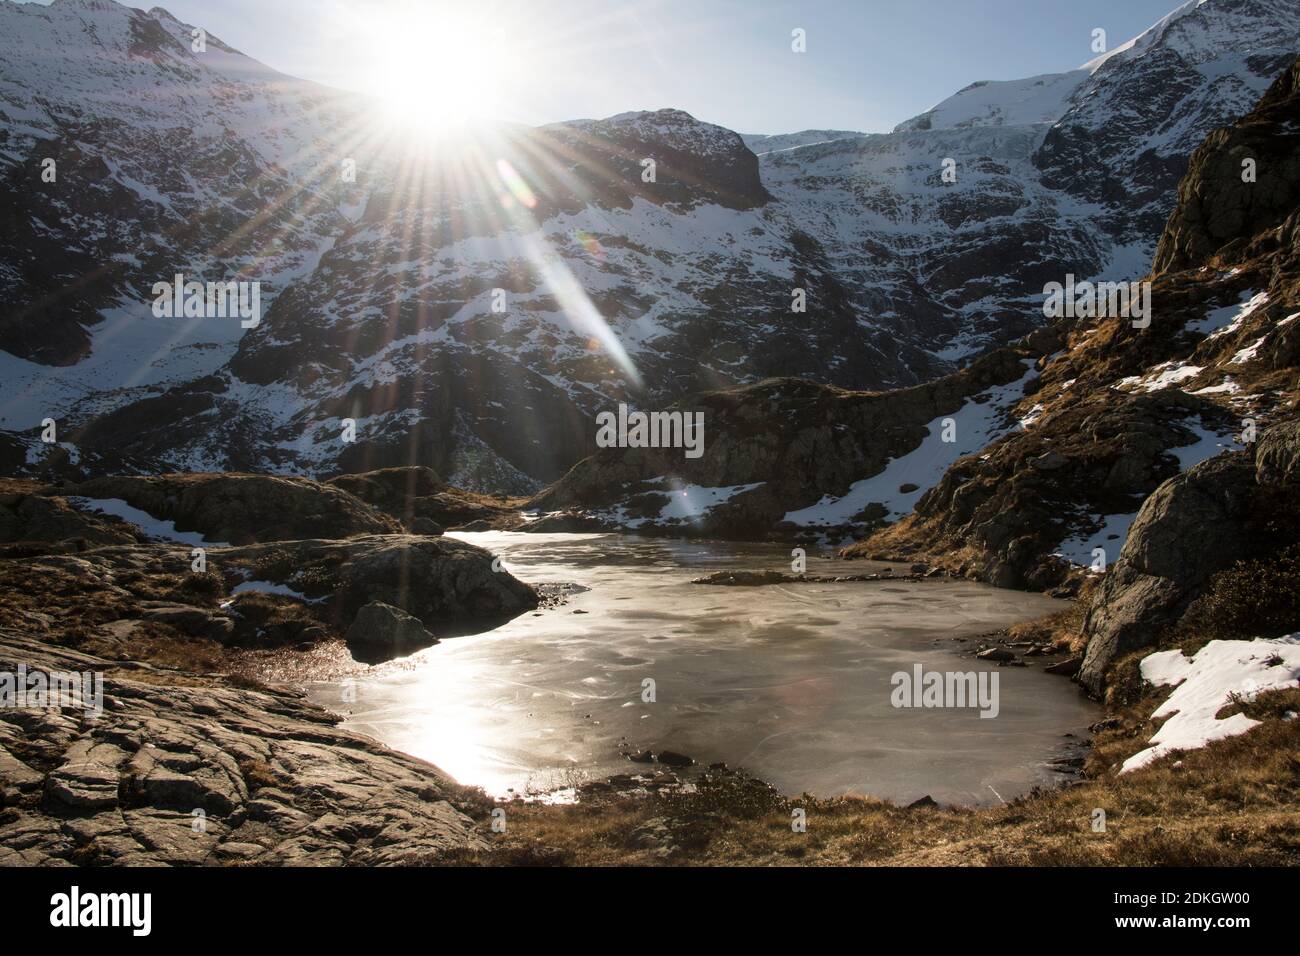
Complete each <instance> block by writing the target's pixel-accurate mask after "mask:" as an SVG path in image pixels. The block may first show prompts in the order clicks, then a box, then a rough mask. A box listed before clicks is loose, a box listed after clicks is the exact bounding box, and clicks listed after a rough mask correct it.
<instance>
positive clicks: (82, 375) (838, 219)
mask: <svg viewBox="0 0 1300 956" xmlns="http://www.w3.org/2000/svg"><path fill="white" fill-rule="evenodd" d="M0 20H2V21H3V25H4V34H5V36H7V37H15V38H20V39H21V40H22V42H15V43H5V44H4V45H3V46H2V47H0V173H3V178H4V186H3V188H4V189H5V190H6V193H5V196H6V199H5V202H4V203H3V204H0V208H4V209H5V210H7V212H6V213H5V214H6V215H7V216H9V220H8V221H7V222H6V225H8V226H9V228H7V229H6V230H4V232H5V238H3V239H0V242H5V243H8V244H9V245H8V247H7V248H6V250H5V255H4V256H3V257H2V259H0V261H4V262H5V263H6V266H5V268H4V269H3V270H0V297H3V300H4V301H5V302H6V303H7V304H6V313H5V315H4V316H3V317H0V348H3V349H4V350H5V351H4V352H0V367H3V371H4V375H3V376H2V380H3V382H4V385H3V388H2V389H0V428H5V429H8V430H9V431H10V432H11V434H9V435H7V436H0V437H3V441H0V446H3V447H0V455H3V456H4V458H5V459H6V460H7V461H8V462H11V463H12V467H13V468H15V469H18V470H22V471H32V472H39V471H42V470H44V469H47V468H51V467H67V468H70V469H73V470H75V471H77V472H78V473H80V474H86V473H97V472H102V471H113V470H124V469H132V468H138V469H141V470H186V471H223V470H257V471H278V472H295V471H298V472H307V473H312V474H329V473H333V472H337V471H344V472H348V471H364V470H368V469H374V468H381V467H388V466H395V465H412V464H415V465H425V466H430V467H432V468H434V469H435V470H436V471H437V472H438V473H439V474H441V475H445V476H447V477H448V479H449V480H450V481H451V482H452V483H453V484H457V485H461V486H465V487H470V488H474V489H480V490H491V491H506V492H515V493H518V492H524V491H531V490H535V489H536V488H537V487H539V485H540V483H542V482H546V481H550V480H553V479H555V478H558V477H559V476H560V475H562V474H563V473H564V472H565V471H566V470H567V469H568V468H569V466H571V465H572V464H573V463H574V462H576V461H578V460H580V459H581V458H582V457H584V456H585V455H586V454H588V453H590V452H591V451H593V450H594V434H595V427H594V423H593V421H594V415H595V414H596V413H597V412H598V411H600V410H602V409H606V408H609V407H611V406H612V405H613V404H614V403H616V402H618V401H620V400H627V401H629V402H631V403H633V404H635V405H638V406H640V407H644V408H658V407H662V406H663V405H664V404H667V403H670V402H672V401H675V400H678V399H680V398H682V397H683V396H686V395H690V394H693V393H697V392H700V391H704V390H709V389H717V388H727V387H737V386H740V387H743V386H747V385H751V384H753V383H755V382H757V381H760V380H762V379H763V378H765V377H770V376H785V377H789V376H798V377H804V378H808V379H810V380H813V381H817V382H822V383H825V384H827V385H829V386H833V387H836V388H847V389H862V388H882V387H906V386H910V385H914V384H918V383H921V382H925V381H930V380H932V379H935V378H936V377H938V376H941V375H942V374H944V373H946V372H950V371H952V370H953V369H954V368H955V366H956V365H957V364H958V363H960V362H964V361H968V360H969V359H971V358H973V357H974V356H976V355H977V354H979V353H981V352H983V351H985V350H987V349H988V348H990V347H993V346H997V345H1000V344H1004V343H1006V342H1008V341H1011V340H1013V339H1015V338H1017V337H1019V336H1023V335H1024V334H1026V333H1028V332H1030V331H1031V330H1032V329H1033V328H1034V327H1035V326H1036V325H1038V324H1039V323H1040V322H1041V313H1040V312H1039V306H1040V305H1041V297H1040V296H1039V291H1040V290H1041V288H1042V285H1043V283H1044V282H1045V281H1048V280H1052V279H1055V280H1059V279H1060V278H1062V276H1063V274H1064V273H1066V272H1073V273H1075V274H1076V275H1079V276H1080V277H1082V276H1087V275H1102V276H1106V277H1113V278H1116V279H1124V278H1131V277H1134V276H1135V275H1136V274H1137V273H1139V272H1141V271H1142V269H1143V268H1144V267H1145V265H1144V263H1145V261H1147V257H1148V255H1149V252H1150V249H1151V247H1152V245H1153V244H1154V241H1155V238H1156V235H1157V230H1158V223H1160V222H1162V221H1163V219H1164V217H1165V215H1167V214H1168V212H1169V210H1170V208H1171V207H1172V200H1173V190H1172V187H1173V184H1174V183H1175V182H1176V181H1177V178H1178V176H1179V175H1180V174H1181V172H1182V170H1183V168H1185V161H1186V156H1187V155H1188V154H1189V153H1190V151H1191V149H1192V148H1193V147H1194V146H1195V145H1196V144H1197V143H1198V142H1199V141H1200V140H1201V139H1202V138H1203V137H1204V136H1205V134H1206V133H1207V132H1209V130H1210V129H1212V128H1213V127H1215V126H1217V125H1221V124H1222V123H1224V122H1226V121H1228V120H1230V119H1231V118H1233V117H1235V116H1237V115H1240V114H1241V113H1242V112H1244V111H1245V110H1246V109H1247V108H1248V107H1249V105H1250V104H1251V103H1252V102H1253V101H1254V100H1255V99H1256V98H1257V97H1258V95H1259V93H1260V92H1262V90H1263V89H1264V88H1265V86H1266V85H1267V84H1268V82H1269V81H1270V80H1271V79H1272V78H1273V76H1275V75H1276V73H1277V72H1278V71H1280V70H1281V69H1282V67H1283V65H1284V58H1285V56H1286V54H1287V53H1289V52H1291V51H1293V50H1294V48H1295V46H1296V42H1297V37H1298V36H1300V0H1279V2H1273V3H1268V4H1264V3H1257V2H1253V0H1208V2H1205V3H1191V4H1188V5H1187V6H1185V7H1183V8H1180V9H1179V10H1178V11H1176V12H1175V13H1174V14H1172V15H1171V16H1170V17H1169V18H1167V19H1166V20H1165V21H1162V23H1161V24H1159V25H1158V26H1157V27H1156V28H1153V30H1152V31H1149V32H1148V33H1146V34H1144V35H1143V37H1141V38H1139V39H1138V40H1136V41H1135V42H1133V43H1132V44H1129V45H1127V46H1126V47H1124V48H1122V49H1116V50H1115V51H1113V52H1112V54H1111V55H1108V56H1106V57H1104V58H1100V59H1099V60H1098V61H1094V62H1093V63H1091V64H1088V65H1086V66H1085V67H1084V68H1081V69H1079V70H1075V71H1071V72H1068V73H1064V74H1058V75H1052V76H1048V77H1034V78H1031V79H1029V80H1025V81H1017V82H1014V83H992V84H989V83H986V84H976V85H974V86H973V87H970V88H968V89H966V90H963V91H962V92H960V93H958V94H957V95H956V96H954V97H952V98H950V99H949V100H947V101H945V102H944V103H942V104H940V105H939V106H937V107H936V108H935V109H934V110H931V111H929V112H927V113H926V114H923V115H922V116H920V117H917V118H916V119H914V120H912V121H909V122H908V123H904V124H902V125H900V127H899V128H898V129H897V130H896V131H895V132H893V133H891V134H886V135H870V136H854V135H852V134H846V133H845V132H843V131H807V132H806V133H802V134H791V136H790V137H786V138H782V137H761V138H760V137H747V138H742V137H740V136H738V135H737V134H735V133H732V132H730V131H728V130H725V129H722V128H720V127H716V126H711V125H709V124H706V123H701V122H698V121H696V120H695V119H693V118H692V117H690V116H688V115H686V114H684V113H681V112H680V111H675V110H661V111H658V112H656V113H642V114H624V115H620V116H615V117H611V118H609V119H605V120H583V121H575V122H570V123H561V124H555V125H553V126H548V127H544V128H539V129H521V128H515V127H510V128H501V129H496V130H491V131H487V132H484V133H483V134H482V135H481V136H480V137H478V138H477V139H474V140H471V141H467V142H456V143H443V144H441V145H439V146H436V147H430V146H428V144H419V143H415V142H412V141H411V140H409V139H408V138H405V137H404V136H401V135H399V133H397V132H394V131H392V130H382V129H376V128H375V127H374V124H373V123H372V121H371V120H370V119H369V117H368V116H366V115H363V114H362V113H359V107H358V104H357V103H355V102H353V101H352V100H351V99H349V98H347V97H342V96H340V95H337V94H334V93H332V92H330V91H325V90H322V89H320V88H318V87H314V86H311V85H310V84H304V83H300V82H298V81H292V80H290V79H289V78H286V77H282V76H280V75H278V74H274V73H273V72H272V71H269V70H267V69H266V68H265V67H262V66H261V65H259V64H256V63H255V62H254V61H251V60H249V59H248V58H246V57H243V56H242V55H240V54H238V53H237V52H235V51H232V50H230V49H229V48H227V47H225V46H224V45H223V44H221V43H220V41H219V40H217V39H216V38H211V37H210V38H209V41H208V47H207V51H206V52H204V53H196V52H193V51H192V50H191V47H190V43H189V38H190V34H191V28H190V27H189V26H188V25H184V24H180V23H178V22H177V21H175V20H174V19H173V18H171V17H170V16H169V15H168V14H166V13H165V11H161V10H158V9H155V10H153V11H151V12H149V13H142V12H140V11H132V10H130V9H129V8H126V7H122V6H119V5H117V4H115V3H113V2H111V0H58V2H56V3H55V4H54V5H53V6H51V7H49V8H37V7H30V6H28V5H16V4H12V3H8V2H6V3H4V4H3V5H0ZM88 45H95V46H94V48H95V49H96V50H99V51H102V53H100V54H97V55H95V56H87V55H86V54H85V51H86V50H87V49H88ZM124 103H125V104H127V105H124ZM177 116H181V117H184V121H183V122H178V121H177ZM140 131H142V133H141V132H140ZM141 135H143V136H144V139H143V140H142V139H141ZM1102 140H1105V141H1106V142H1108V143H1110V144H1111V145H1112V146H1113V147H1114V148H1113V149H1111V148H1107V149H1093V148H1091V147H1089V148H1087V149H1083V148H1081V147H1082V144H1085V143H1088V144H1094V143H1097V142H1100V141H1102ZM141 142H146V143H147V144H148V146H149V148H148V149H147V150H146V149H142V148H140V144H141ZM747 142H748V145H747ZM755 152H758V153H761V155H760V156H757V157H756V156H755ZM56 154H57V155H56ZM195 157H197V158H195ZM44 158H55V159H56V162H57V167H58V169H59V170H60V174H59V178H58V180H57V182H55V183H45V182H42V181H41V170H42V166H41V160H42V159H44ZM60 159H62V160H63V161H62V162H58V160H60ZM646 160H653V161H654V169H653V175H652V176H649V177H648V178H647V174H648V173H650V172H651V171H650V169H649V168H648V167H647V166H646V164H645V161H646ZM945 160H952V165H951V167H949V165H948V164H946V163H945ZM349 164H351V165H350V168H352V169H353V170H355V177H354V180H355V181H350V180H349V178H348V177H347V176H346V175H345V174H344V170H345V168H349ZM1098 164H1102V165H1103V166H1104V168H1100V169H1099V168H1098ZM949 168H951V169H952V170H953V171H954V172H955V181H952V182H950V181H947V178H945V176H944V172H945V170H946V169H949ZM1099 224H1100V228H1099ZM177 272H183V273H185V274H186V275H193V276H195V277H199V278H202V279H207V280H217V279H227V278H238V279H245V280H249V281H253V280H256V281H262V282H265V283H266V284H267V289H266V292H265V296H264V299H263V304H264V313H265V314H264V316H263V317H262V320H261V322H260V324H258V325H257V326H256V327H255V328H251V329H247V330H244V329H241V328H240V324H239V322H238V321H235V320H232V319H215V318H214V319H199V320H188V321H186V320H182V321H177V320H168V319H154V318H153V317H152V315H151V314H150V313H149V311H148V310H149V298H148V295H147V290H148V289H149V288H151V287H152V284H153V283H154V282H157V281H160V280H167V279H170V277H171V276H172V275H173V274H175V273H177ZM795 288H799V289H803V290H805V292H806V295H807V303H808V304H807V311H806V312H795V311H792V308H791V307H792V292H793V290H794V289H795ZM498 290H500V291H498ZM49 316H55V318H54V319H53V320H49V321H47V320H45V319H43V318H42V317H47V318H48V317H49ZM45 418H53V419H55V420H56V421H57V422H58V423H59V425H60V441H61V442H63V444H62V445H55V446H51V445H48V444H45V443H42V442H40V441H38V440H37V432H36V431H35V427H36V426H37V425H38V424H39V423H40V422H41V420H42V419H45ZM349 422H351V423H353V424H354V425H355V436H354V437H353V438H351V439H345V437H344V435H345V433H346V431H347V428H348V423H349ZM889 450H890V451H891V452H892V451H894V449H893V448H892V447H891V448H890V449H889Z"/></svg>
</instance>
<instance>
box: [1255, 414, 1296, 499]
mask: <svg viewBox="0 0 1300 956" xmlns="http://www.w3.org/2000/svg"><path fill="white" fill-rule="evenodd" d="M1255 477H1256V479H1257V480H1258V481H1259V483H1260V484H1261V485H1293V486H1294V485H1300V419H1297V420H1295V421H1290V422H1282V423H1281V424H1278V425H1274V426H1272V427H1271V428H1268V429H1265V430H1264V432H1263V434H1261V435H1260V436H1259V445H1258V446H1257V447H1256V449H1255Z"/></svg>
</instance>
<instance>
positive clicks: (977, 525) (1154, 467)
mask: <svg viewBox="0 0 1300 956" xmlns="http://www.w3.org/2000/svg"><path fill="white" fill-rule="evenodd" d="M1298 77H1300V71H1298V70H1297V66H1296V65H1295V64H1293V65H1292V67H1291V68H1290V69H1289V70H1288V71H1287V72H1286V73H1284V74H1283V75H1282V76H1281V77H1279V78H1278V80H1277V82H1276V83H1275V84H1274V85H1273V86H1272V88H1271V89H1270V90H1269V91H1268V93H1267V94H1266V95H1265V96H1264V97H1263V98H1262V99H1261V101H1260V102H1259V104H1258V105H1257V107H1256V108H1255V109H1253V110H1252V111H1251V112H1249V113H1248V114H1247V115H1246V116H1244V117H1243V118H1242V119H1241V120H1240V121H1238V122H1237V123H1235V124H1233V125H1232V126H1230V127H1225V128H1224V129H1222V130H1219V131H1217V132H1215V133H1213V134H1212V135H1210V136H1209V137H1208V138H1207V139H1206V141H1205V143H1204V144H1202V146H1201V147H1200V148H1199V149H1198V150H1197V151H1196V152H1195V154H1194V155H1193V157H1192V160H1191V168H1190V171H1189V172H1188V175H1187V176H1186V178H1185V179H1184V180H1183V182H1182V183H1181V184H1180V186H1179V191H1178V195H1179V206H1178V209H1177V210H1176V211H1175V212H1174V214H1173V215H1172V216H1171V217H1170V219H1169V222H1168V224H1167V226H1166V229H1165V232H1164V234H1163V236H1162V238H1161V240H1160V245H1159V248H1158V250H1157V253H1156V255H1155V261H1154V266H1153V271H1152V274H1151V282H1152V288H1153V292H1152V302H1153V305H1152V317H1151V324H1150V327H1149V328H1134V327H1133V324H1132V323H1131V322H1130V321H1128V320H1126V319H1122V318H1113V319H1103V320H1100V321H1098V320H1087V319H1084V320H1075V321H1074V323H1073V328H1071V329H1070V330H1069V331H1068V334H1067V340H1068V345H1067V347H1066V348H1065V349H1063V350H1062V351H1061V352H1060V353H1059V354H1056V355H1054V356H1052V357H1051V358H1050V359H1049V360H1048V361H1046V362H1045V363H1044V367H1043V370H1042V373H1041V375H1039V377H1038V378H1037V379H1036V380H1035V382H1034V385H1033V388H1032V389H1031V390H1030V392H1031V394H1030V395H1029V396H1028V397H1026V398H1024V399H1022V400H1021V402H1020V405H1019V412H1020V413H1022V414H1023V415H1025V417H1027V418H1028V417H1032V419H1033V423H1032V425H1031V426H1030V427H1028V428H1025V429H1022V430H1019V431H1017V432H1015V433H1014V434H1011V435H1008V436H1007V437H1005V438H1003V439H1002V440H1001V441H999V442H997V443H995V444H993V445H991V446H990V447H988V448H986V449H984V450H983V451H982V452H981V453H980V454H979V455H976V456H971V457H969V458H966V459H963V460H962V461H960V462H958V463H956V464H955V465H954V466H953V468H951V469H950V470H949V471H948V472H947V474H946V475H944V477H943V479H942V480H941V481H940V482H939V483H938V484H937V485H936V486H935V487H934V489H933V490H931V491H930V492H929V493H927V494H926V495H925V496H924V497H923V498H922V499H921V500H920V501H919V502H918V504H917V508H916V513H915V514H914V515H913V516H910V517H909V518H908V519H906V520H905V521H903V522H900V523H899V524H898V525H897V526H895V527H893V528H891V529H889V530H887V531H885V532H882V533H880V534H879V535H877V536H876V537H875V538H873V539H872V540H870V541H868V542H867V543H866V544H865V545H863V546H861V547H860V548H859V549H857V550H858V551H860V552H865V551H869V550H872V549H874V548H879V547H893V548H901V549H905V550H906V549H911V548H916V547H924V548H925V549H927V550H931V551H936V552H937V551H941V550H947V551H950V552H953V553H959V554H961V555H963V556H964V557H967V558H969V559H970V561H971V566H972V568H976V569H978V571H979V573H981V574H984V575H987V576H988V577H990V578H991V579H992V580H995V581H997V582H998V583H1004V584H1011V585H1017V586H1019V585H1024V584H1031V585H1035V584H1036V585H1040V586H1041V585H1043V584H1046V583H1050V582H1051V581H1052V580H1053V579H1055V578H1058V577H1059V575H1060V571H1061V563H1060V562H1059V561H1055V560H1053V559H1052V555H1053V552H1056V553H1058V554H1062V555H1064V557H1066V558H1067V559H1070V560H1073V561H1075V562H1077V563H1080V564H1091V563H1093V561H1094V560H1095V556H1094V549H1096V548H1100V549H1102V552H1103V554H1102V557H1103V558H1104V559H1106V561H1110V562H1113V561H1114V560H1115V559H1116V558H1117V557H1118V556H1119V553H1120V547H1121V546H1122V545H1123V543H1124V538H1125V533H1126V531H1127V529H1128V527H1129V525H1130V524H1131V523H1132V521H1133V517H1134V515H1135V514H1136V512H1137V510H1138V506H1139V505H1140V504H1141V502H1142V500H1143V499H1144V498H1146V496H1147V495H1148V494H1150V492H1152V491H1154V490H1155V488H1156V486H1157V485H1158V484H1159V483H1160V482H1162V481H1164V480H1165V479H1167V478H1170V477H1172V476H1173V475H1175V474H1177V473H1178V472H1179V471H1187V469H1188V468H1190V467H1191V466H1193V465H1195V464H1197V463H1198V462H1199V461H1201V460H1203V459H1205V458H1207V457H1210V456H1212V455H1214V454H1217V453H1219V452H1221V451H1224V450H1231V449H1234V448H1236V449H1240V448H1242V447H1243V446H1244V445H1252V444H1253V443H1254V442H1255V440H1256V439H1257V437H1258V436H1259V435H1261V434H1262V433H1263V432H1264V429H1265V428H1266V427H1267V426H1269V425H1271V424H1274V423H1276V422H1278V421H1280V420H1286V419H1288V418H1291V417H1293V416H1294V414H1295V401H1296V398H1297V393H1296V366H1297V364H1300V329H1297V328H1296V319H1297V318H1300V284H1298V283H1297V278H1298V276H1300V260H1297V257H1296V248H1297V246H1296V228H1297V216H1298V215H1300V213H1298V212H1297V208H1298V207H1300V135H1297V131H1296V129H1295V119H1294V118H1295V116H1296V115H1297V109H1298V108H1300V98H1298V97H1297V92H1298V91H1300V86H1298V85H1297V78H1298ZM1246 160H1254V162H1255V166H1254V170H1255V176H1256V178H1255V180H1254V181H1245V180H1244V179H1243V175H1244V173H1245V169H1246V166H1245V165H1243V162H1244V161H1246ZM1031 406H1032V407H1031ZM1072 518H1073V520H1072ZM1080 522H1081V524H1080Z"/></svg>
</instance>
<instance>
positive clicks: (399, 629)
mask: <svg viewBox="0 0 1300 956" xmlns="http://www.w3.org/2000/svg"><path fill="white" fill-rule="evenodd" d="M346 640H347V642H348V644H349V645H352V646H356V647H363V648H368V649H379V650H384V651H390V650H391V651H397V650H402V649H410V648H418V647H428V646H429V645H431V644H437V643H438V639H437V638H436V637H434V636H433V635H432V634H430V633H429V632H428V631H427V630H425V627H424V625H423V624H421V623H420V621H419V619H418V618H415V617H412V616H411V615H410V614H407V613H406V612H405V611H403V610H402V609H401V608H399V607H393V606H392V605H391V604H384V603H382V602H380V601H375V602H372V603H370V604H367V605H366V606H365V607H363V608H361V610H359V611H357V616H356V619H355V620H353V622H352V626H351V627H349V628H348V632H347V636H346Z"/></svg>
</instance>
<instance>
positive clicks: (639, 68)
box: [38, 0, 1179, 133]
mask: <svg viewBox="0 0 1300 956" xmlns="http://www.w3.org/2000/svg"><path fill="white" fill-rule="evenodd" d="M38 2H42V0H38ZM153 5H154V3H153V0H150V2H149V3H148V4H147V5H146V6H147V7H151V6H153ZM159 5H161V6H163V7H164V8H165V9H167V10H169V11H170V12H171V13H172V14H173V15H174V16H176V17H178V18H179V19H181V20H184V21H186V22H188V23H192V24H194V25H196V26H201V27H203V28H205V29H206V30H208V31H209V32H210V33H211V34H213V35H215V36H217V37H219V38H220V39H222V40H224V41H225V42H226V43H228V44H230V45H231V46H233V47H235V48H236V49H239V50H241V51H243V52H244V53H247V54H248V55H250V56H252V57H255V58H256V59H258V60H261V61H262V62H264V63H266V64H268V65H269V66H272V67H274V68H276V69H278V70H281V71H283V72H285V73H290V74H293V75H295V76H300V77H304V78H306V79H311V80H315V81H317V82H321V83H326V84H329V85H331V86H337V87H342V88H344V89H352V90H359V91H363V92H372V93H379V94H381V95H386V96H388V97H389V99H390V100H394V101H397V102H400V103H401V105H402V108H407V109H413V110H414V109H418V108H420V104H421V103H425V102H428V100H429V99H430V97H432V93H430V92H429V91H438V94H439V95H438V96H437V97H434V98H435V99H437V100H438V101H439V102H448V103H454V104H457V108H458V109H463V110H465V111H467V112H472V113H476V114H481V115H486V116H488V117H491V118H495V119H504V120H512V121H516V122H522V123H528V124H539V123H547V122H555V121H558V120H566V119H577V118H583V117H603V116H609V115H612V114H615V113H621V112H626V111H629V110H641V109H660V108H664V107H675V108H678V109H684V110H686V111H687V112H689V113H691V114H692V115H694V116H695V117H697V118H698V119H701V120H704V121H706V122H712V123H718V124H720V125H722V126H726V127H728V128H730V129H733V130H736V131H738V132H742V133H782V132H794V131H797V130H802V129H830V128H833V129H852V130H862V131H865V132H884V131H888V130H890V129H892V128H893V127H894V126H895V125H896V124H898V123H900V122H902V121H903V120H906V119H909V118H910V117H912V116H915V115H916V114H918V113H921V112H924V111H925V110H927V109H929V108H930V107H931V106H934V105H935V104H936V103H938V102H939V101H941V100H943V99H945V98H946V97H948V96H950V95H952V94H953V93H955V92H957V90H959V89H961V88H962V87H964V86H967V85H969V84H970V83H972V82H974V81H976V80H1006V79H1018V78H1021V77H1026V76H1033V75H1035V74H1039V73H1053V72H1060V71H1062V70H1067V69H1072V68H1074V67H1076V66H1079V65H1080V64H1081V63H1083V62H1085V61H1087V60H1090V59H1092V58H1093V57H1094V56H1096V55H1097V54H1096V52H1094V51H1093V49H1092V44H1093V42H1094V40H1093V31H1094V30H1096V29H1098V28H1100V29H1103V30H1105V31H1106V48H1107V49H1111V48H1113V47H1115V46H1118V45H1120V44H1122V43H1124V42H1125V41H1127V40H1129V39H1131V38H1132V37H1133V36H1136V35H1137V34H1138V33H1141V32H1142V31H1143V30H1145V29H1146V28H1147V27H1149V26H1151V25H1152V24H1153V23H1155V22H1156V21H1157V20H1159V19H1160V18H1161V17H1163V16H1164V15H1165V14H1166V13H1168V12H1170V11H1171V10H1173V9H1174V8H1175V7H1177V6H1178V5H1179V4H1178V2H1177V0H802V2H795V0H161V2H160V3H159ZM796 29H799V30H803V31H804V36H805V38H806V51H805V52H802V53H796V52H794V51H793V50H792V49H791V46H792V42H793V41H792V31H794V30H796Z"/></svg>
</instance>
